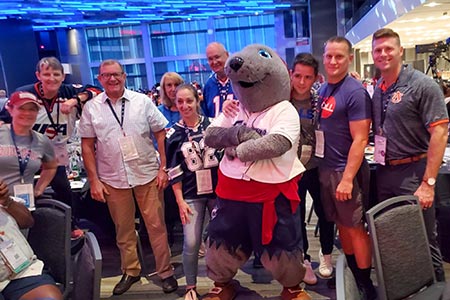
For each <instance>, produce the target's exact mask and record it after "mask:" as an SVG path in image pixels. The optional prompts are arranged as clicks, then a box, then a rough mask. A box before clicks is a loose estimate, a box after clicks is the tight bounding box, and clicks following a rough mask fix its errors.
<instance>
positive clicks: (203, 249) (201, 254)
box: [198, 242, 206, 258]
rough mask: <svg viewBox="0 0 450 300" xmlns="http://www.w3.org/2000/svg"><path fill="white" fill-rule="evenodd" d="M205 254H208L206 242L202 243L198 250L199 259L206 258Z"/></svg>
mask: <svg viewBox="0 0 450 300" xmlns="http://www.w3.org/2000/svg"><path fill="white" fill-rule="evenodd" d="M205 254H206V246H205V242H202V243H201V244H200V248H199V249H198V258H202V257H205Z"/></svg>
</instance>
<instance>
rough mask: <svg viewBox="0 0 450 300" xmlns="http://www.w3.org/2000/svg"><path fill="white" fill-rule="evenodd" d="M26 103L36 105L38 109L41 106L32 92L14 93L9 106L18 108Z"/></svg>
mask: <svg viewBox="0 0 450 300" xmlns="http://www.w3.org/2000/svg"><path fill="white" fill-rule="evenodd" d="M26 103H34V104H36V106H37V107H38V108H40V104H39V102H38V100H37V98H36V96H35V95H33V94H32V93H30V92H22V91H19V92H14V93H13V94H12V95H11V97H9V101H8V105H9V106H17V107H21V106H22V105H24V104H26Z"/></svg>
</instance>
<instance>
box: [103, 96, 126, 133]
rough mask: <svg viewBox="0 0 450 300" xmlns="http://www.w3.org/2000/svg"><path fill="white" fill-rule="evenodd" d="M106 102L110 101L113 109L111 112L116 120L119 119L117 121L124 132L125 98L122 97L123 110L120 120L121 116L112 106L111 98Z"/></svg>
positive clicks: (109, 103)
mask: <svg viewBox="0 0 450 300" xmlns="http://www.w3.org/2000/svg"><path fill="white" fill-rule="evenodd" d="M106 102H108V105H109V108H110V109H111V112H112V113H113V115H114V118H116V121H117V123H119V125H120V129H122V132H123V116H124V115H125V99H124V98H122V110H121V112H120V120H119V117H118V116H117V114H116V111H115V110H114V108H113V107H112V104H111V100H109V99H106ZM124 134H125V133H124Z"/></svg>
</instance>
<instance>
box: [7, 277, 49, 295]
mask: <svg viewBox="0 0 450 300" xmlns="http://www.w3.org/2000/svg"><path fill="white" fill-rule="evenodd" d="M47 284H50V285H56V284H55V280H53V278H52V277H51V276H50V275H48V274H45V273H44V274H42V275H36V276H30V277H24V278H19V279H15V280H11V282H10V283H8V285H7V286H6V287H5V289H4V290H3V291H2V292H1V295H3V297H4V298H5V300H19V299H20V298H21V297H22V296H23V295H25V294H26V293H28V292H29V291H31V290H33V289H35V288H37V287H40V286H42V285H47Z"/></svg>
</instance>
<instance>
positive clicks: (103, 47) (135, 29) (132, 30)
mask: <svg viewBox="0 0 450 300" xmlns="http://www.w3.org/2000/svg"><path fill="white" fill-rule="evenodd" d="M85 32H86V39H87V47H88V53H89V61H90V63H91V65H92V64H93V65H96V66H95V67H91V73H92V81H93V82H94V84H96V85H99V84H100V83H99V82H98V80H97V75H98V64H99V63H100V62H101V61H103V60H105V59H116V60H118V61H120V62H121V63H122V64H123V66H124V68H125V72H126V73H127V82H126V84H127V87H128V88H129V89H133V90H138V89H146V88H147V86H148V79H147V72H146V70H145V63H144V62H145V54H144V43H143V37H142V30H141V26H140V25H134V26H115V27H103V28H92V29H86V31H85ZM136 61H141V62H142V63H136Z"/></svg>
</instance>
